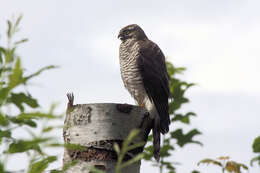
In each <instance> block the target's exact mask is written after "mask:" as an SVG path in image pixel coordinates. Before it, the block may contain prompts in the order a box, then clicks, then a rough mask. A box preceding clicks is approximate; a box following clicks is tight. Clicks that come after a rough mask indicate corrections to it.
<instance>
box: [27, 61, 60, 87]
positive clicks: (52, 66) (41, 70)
mask: <svg viewBox="0 0 260 173" xmlns="http://www.w3.org/2000/svg"><path fill="white" fill-rule="evenodd" d="M54 68H57V66H54V65H49V66H46V67H43V68H41V69H40V70H38V71H37V72H35V73H33V74H31V75H29V76H27V77H24V79H23V82H24V83H26V82H27V81H28V80H30V79H31V78H33V77H35V76H38V75H40V74H41V73H42V72H43V71H46V70H50V69H54Z"/></svg>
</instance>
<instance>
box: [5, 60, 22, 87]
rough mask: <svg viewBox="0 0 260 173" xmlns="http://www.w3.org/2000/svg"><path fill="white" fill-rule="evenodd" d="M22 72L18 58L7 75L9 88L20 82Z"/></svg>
mask: <svg viewBox="0 0 260 173" xmlns="http://www.w3.org/2000/svg"><path fill="white" fill-rule="evenodd" d="M22 74H23V70H22V68H21V60H20V58H18V59H17V61H16V64H15V68H14V69H13V71H12V73H11V74H10V75H9V84H8V88H9V90H11V89H13V88H14V87H16V86H17V85H19V84H20V83H21V82H22Z"/></svg>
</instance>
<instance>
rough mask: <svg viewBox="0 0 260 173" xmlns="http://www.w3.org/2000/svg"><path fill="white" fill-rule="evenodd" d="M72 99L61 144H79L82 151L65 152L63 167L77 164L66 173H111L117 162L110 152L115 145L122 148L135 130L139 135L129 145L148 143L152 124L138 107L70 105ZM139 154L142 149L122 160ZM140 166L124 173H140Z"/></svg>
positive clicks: (122, 105)
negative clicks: (98, 172)
mask: <svg viewBox="0 0 260 173" xmlns="http://www.w3.org/2000/svg"><path fill="white" fill-rule="evenodd" d="M72 98H74V97H73V95H70V100H69V104H68V110H67V114H66V118H65V122H64V129H63V137H64V142H65V143H71V144H79V145H81V146H83V147H84V149H82V150H68V149H65V151H64V159H63V162H64V164H66V163H69V162H71V161H73V160H78V163H77V164H76V166H73V167H71V168H69V170H68V171H67V173H72V172H73V173H83V172H84V173H90V172H89V168H90V167H91V166H93V167H96V168H97V169H100V170H104V171H105V172H106V173H114V169H115V165H116V162H117V155H116V152H115V151H114V149H113V145H114V143H115V142H116V143H118V144H119V146H121V144H122V143H123V141H124V139H125V138H126V137H127V136H128V134H129V132H130V131H131V130H132V129H134V128H138V129H140V133H139V135H138V136H137V137H136V138H135V139H134V141H132V143H139V142H141V141H145V142H146V141H147V137H148V134H149V132H150V129H151V124H152V120H151V119H150V118H149V115H148V114H147V112H146V111H145V110H144V109H142V108H141V107H138V106H133V105H128V104H114V103H98V104H79V105H73V99H72ZM141 152H143V147H139V148H136V149H134V150H131V151H130V152H129V153H128V154H127V155H126V156H125V158H124V160H129V159H131V158H132V157H134V156H135V155H137V154H138V153H141ZM140 164H141V162H137V163H135V164H133V165H131V166H129V167H127V168H126V169H124V170H123V173H139V169H140Z"/></svg>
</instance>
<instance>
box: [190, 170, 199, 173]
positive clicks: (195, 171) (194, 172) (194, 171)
mask: <svg viewBox="0 0 260 173" xmlns="http://www.w3.org/2000/svg"><path fill="white" fill-rule="evenodd" d="M191 173H200V172H199V171H197V170H193V171H192V172H191Z"/></svg>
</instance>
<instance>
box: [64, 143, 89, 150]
mask: <svg viewBox="0 0 260 173" xmlns="http://www.w3.org/2000/svg"><path fill="white" fill-rule="evenodd" d="M64 147H65V148H66V149H69V150H80V151H83V150H84V149H85V147H84V146H82V145H80V144H71V143H67V144H64Z"/></svg>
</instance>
